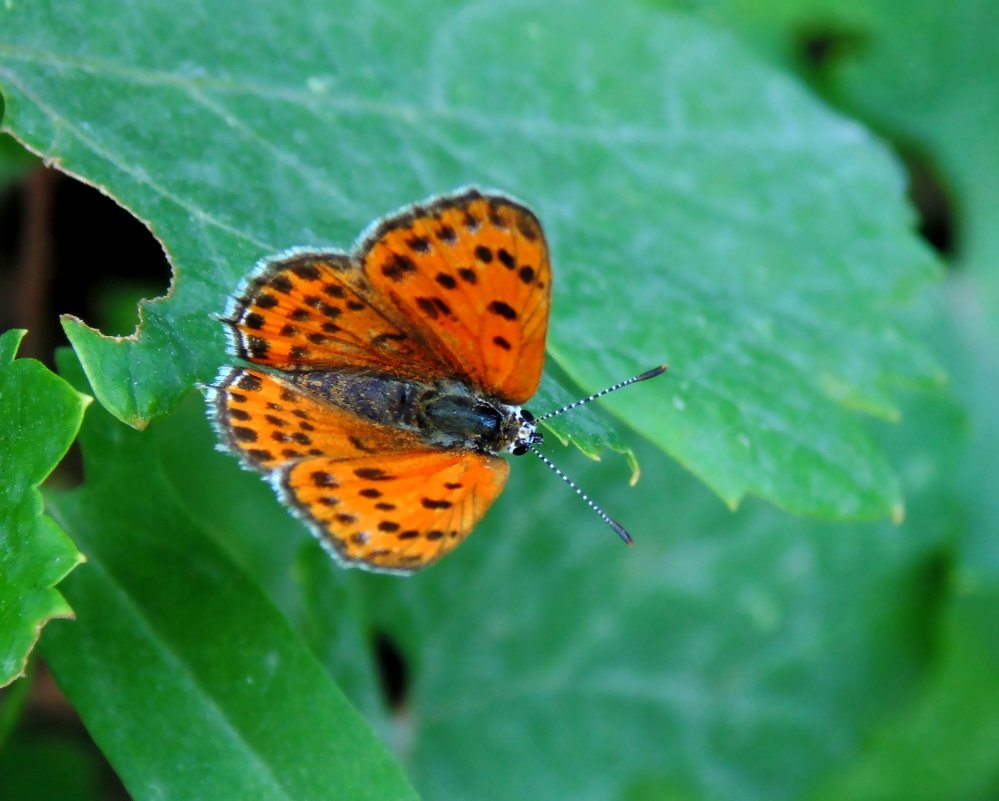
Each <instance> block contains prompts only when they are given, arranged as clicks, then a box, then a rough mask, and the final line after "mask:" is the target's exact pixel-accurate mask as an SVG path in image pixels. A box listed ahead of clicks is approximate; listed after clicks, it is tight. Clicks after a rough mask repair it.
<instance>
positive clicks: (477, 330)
mask: <svg viewBox="0 0 999 801" xmlns="http://www.w3.org/2000/svg"><path fill="white" fill-rule="evenodd" d="M550 301H551V265H550V263H549V258H548V247H547V245H546V243H545V237H544V233H543V232H542V230H541V225H540V223H539V222H538V219H537V218H536V217H535V216H534V214H533V213H532V212H531V211H530V210H529V209H528V208H526V207H525V206H523V205H521V204H520V203H517V202H515V201H513V200H511V199H510V198H508V197H505V196H503V195H500V194H491V193H480V192H479V191H476V190H474V189H472V190H467V191H464V192H461V193H459V194H455V195H451V196H447V197H440V198H436V199H432V200H430V201H427V202H426V203H425V204H419V205H413V206H410V207H407V208H406V209H404V210H402V211H400V212H399V213H397V214H394V215H392V216H390V217H387V218H385V219H383V220H381V221H379V222H377V223H376V224H375V225H374V226H373V227H372V228H371V229H369V231H368V232H366V234H365V235H363V236H362V238H361V241H360V243H359V244H358V245H357V246H356V247H355V248H354V250H353V251H352V252H351V253H341V252H338V251H314V250H305V249H294V250H290V251H286V252H284V253H281V254H279V255H277V256H275V257H272V258H269V259H265V260H264V261H263V262H261V263H260V264H259V265H258V266H257V268H256V269H255V270H254V271H253V272H252V273H251V274H250V275H249V277H248V278H247V279H245V281H244V282H243V283H242V284H241V285H240V287H239V288H238V289H237V291H236V293H235V294H234V295H233V296H232V298H231V299H230V300H229V303H228V306H227V308H226V311H225V316H224V318H223V322H224V323H225V324H226V326H227V333H228V335H229V350H230V352H231V353H232V355H234V356H236V357H238V358H239V359H241V360H243V361H245V362H251V363H253V364H254V365H260V367H231V366H227V367H223V368H222V370H221V372H220V373H219V374H218V376H217V378H216V379H215V383H214V385H213V386H211V387H209V388H208V389H207V392H206V398H207V401H208V405H209V416H210V418H211V420H212V422H213V424H214V426H215V429H216V430H217V432H218V434H219V436H220V438H221V440H222V442H223V443H224V446H225V448H227V449H228V450H230V451H232V452H234V453H235V454H236V455H237V456H239V458H240V459H241V460H242V462H243V464H244V465H246V466H248V467H251V468H253V469H255V470H258V471H260V472H261V473H263V474H264V475H265V476H266V477H267V478H268V479H269V481H270V482H271V484H272V485H273V486H274V489H275V491H276V492H277V494H278V496H279V497H280V498H281V500H282V501H284V503H286V504H287V505H288V506H289V507H290V508H291V509H292V511H293V512H295V514H296V515H298V516H299V517H300V518H301V519H302V520H303V521H304V522H305V523H306V524H307V525H308V526H309V528H310V529H311V530H312V531H313V532H314V533H315V534H316V536H317V537H318V538H319V540H320V541H321V542H322V543H323V544H324V545H325V546H326V548H327V550H329V552H330V553H331V554H332V555H333V556H334V558H335V559H336V560H337V561H338V562H340V563H342V564H344V565H347V566H354V567H363V568H367V569H370V570H377V571H382V572H391V573H411V572H413V571H415V570H418V569H419V568H422V567H425V566H426V565H429V564H431V563H433V562H435V561H437V560H438V559H440V558H441V557H442V556H444V555H445V554H447V553H449V552H450V551H451V550H452V549H453V548H455V547H456V546H457V545H458V544H459V543H460V542H461V541H462V540H463V539H464V538H465V537H467V536H468V534H469V533H470V532H471V530H472V528H473V527H474V526H475V524H476V523H477V522H478V521H479V520H480V519H481V518H482V515H483V514H484V513H485V511H486V509H487V508H488V507H489V505H490V504H491V503H492V502H493V501H494V500H495V499H496V497H497V496H498V495H499V493H500V490H501V489H502V488H503V484H504V483H505V482H506V478H507V473H508V471H509V468H508V465H507V462H506V461H505V460H503V459H501V458H499V456H498V454H500V453H503V452H510V453H513V454H517V455H519V454H523V453H526V452H528V451H530V450H531V449H532V447H533V446H534V445H536V444H538V443H539V442H541V441H542V435H541V433H540V432H539V431H537V422H536V421H535V419H534V417H533V415H532V414H531V413H530V412H528V411H527V410H526V409H523V408H521V406H520V404H522V403H524V402H525V401H526V400H528V399H529V398H530V397H531V396H532V395H533V394H534V392H535V390H536V389H537V387H538V384H539V382H540V380H541V372H542V367H543V366H544V357H545V335H546V333H547V330H548V309H549V305H550ZM664 369H665V367H661V368H656V369H655V370H651V371H649V372H648V373H643V374H642V375H641V376H637V377H636V378H635V379H632V380H631V381H627V382H622V383H621V384H619V385H615V387H613V388H611V389H616V388H618V387H619V386H624V385H626V384H629V383H632V381H635V380H644V379H646V378H651V377H652V376H653V375H659V374H660V373H661V372H663V370H664ZM607 391H610V390H605V392H607ZM605 392H601V393H597V395H595V396H591V398H587V399H585V400H584V401H582V402H585V401H586V400H590V399H592V398H593V397H598V396H599V395H603V394H605ZM576 405H578V403H577V404H572V405H571V406H576ZM566 408H571V407H566ZM564 410H565V409H560V410H558V411H557V412H554V413H552V414H558V413H561V412H562V411H564ZM547 416H551V415H547ZM535 452H536V451H535ZM538 455H539V456H540V454H538ZM541 458H542V459H543V460H544V461H545V462H546V463H547V464H548V465H549V466H551V467H553V468H554V465H552V464H551V462H549V461H548V460H547V459H546V458H545V457H544V456H542V457H541ZM556 472H558V473H559V475H560V476H561V477H562V478H563V479H564V480H566V481H568V482H569V483H570V485H572V486H573V487H574V488H575V489H576V491H577V492H579V489H578V488H576V487H575V485H574V484H572V482H571V481H569V479H568V478H566V477H565V476H564V475H563V474H562V473H561V472H560V471H557V469H556ZM580 494H581V495H582V493H581V492H580ZM583 497H584V499H585V500H587V502H588V503H590V506H591V507H593V508H595V509H597V508H596V507H595V506H594V504H593V503H592V502H590V501H589V499H586V498H585V496H583ZM597 511H598V513H599V514H601V516H602V517H603V518H604V519H605V520H606V521H607V522H608V523H610V524H611V525H612V526H614V527H615V530H617V531H618V533H619V534H620V535H621V536H622V538H624V539H625V540H626V541H629V539H630V538H629V537H628V535H627V532H625V531H624V529H623V528H621V527H620V526H619V525H618V524H617V523H615V522H614V521H612V520H611V519H610V518H608V517H607V516H606V515H604V514H603V513H602V512H601V511H600V510H599V509H597Z"/></svg>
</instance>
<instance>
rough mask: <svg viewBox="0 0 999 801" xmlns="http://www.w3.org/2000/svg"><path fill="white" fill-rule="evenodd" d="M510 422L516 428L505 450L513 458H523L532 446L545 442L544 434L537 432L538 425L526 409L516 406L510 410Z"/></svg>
mask: <svg viewBox="0 0 999 801" xmlns="http://www.w3.org/2000/svg"><path fill="white" fill-rule="evenodd" d="M509 414H510V421H511V423H512V424H513V425H515V426H516V428H515V431H514V434H513V439H512V441H511V442H510V445H509V446H508V448H507V450H508V451H510V453H512V454H513V455H514V456H523V455H524V454H525V453H527V452H528V451H529V450H530V449H531V448H532V447H533V446H534V445H540V444H541V443H542V442H544V441H545V437H544V434H542V433H541V432H540V431H538V424H537V422H535V420H534V415H533V414H531V413H530V412H529V411H527V409H521V408H520V407H518V406H514V407H511V408H510V412H509Z"/></svg>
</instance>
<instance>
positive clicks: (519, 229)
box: [359, 190, 551, 404]
mask: <svg viewBox="0 0 999 801" xmlns="http://www.w3.org/2000/svg"><path fill="white" fill-rule="evenodd" d="M359 259H360V260H361V263H362V265H363V271H364V276H365V278H366V280H367V281H368V283H370V285H371V286H372V288H373V289H374V290H375V291H376V292H377V293H378V294H379V296H381V297H385V298H388V299H390V300H391V302H392V304H393V305H394V306H395V307H396V308H397V309H398V311H399V314H400V316H401V317H403V318H405V320H406V321H407V325H408V326H409V327H410V329H412V330H413V331H414V333H415V335H416V336H417V337H418V338H419V339H420V340H422V341H424V342H426V343H428V345H429V347H430V348H431V349H432V350H433V351H434V353H435V354H436V355H437V356H438V358H441V359H443V360H445V361H446V363H447V364H448V365H449V368H450V370H451V372H452V374H453V375H454V376H458V377H462V378H465V379H466V380H467V381H468V383H469V384H470V385H471V386H473V387H476V388H478V389H480V390H483V391H485V392H486V393H488V394H491V395H493V396H495V397H499V398H501V399H502V400H504V401H506V402H507V403H514V404H520V403H523V402H524V401H526V400H527V399H528V398H530V397H531V396H532V395H533V394H534V392H535V390H536V389H537V386H538V383H539V382H540V380H541V372H542V368H543V366H544V354H545V336H546V334H547V331H548V310H549V305H550V299H551V267H550V263H549V256H548V247H547V244H546V243H545V238H544V234H543V232H542V230H541V225H540V223H539V222H538V220H537V218H536V217H535V216H534V214H533V213H532V212H531V211H530V210H529V209H527V208H526V207H524V206H522V205H520V204H519V203H516V202H515V201H513V200H510V199H509V198H506V197H504V196H502V195H495V194H493V195H490V194H481V193H479V192H478V191H476V190H469V191H467V192H465V193H462V194H459V195H452V196H448V197H443V198H439V199H438V200H436V201H433V202H431V203H429V204H427V205H426V206H416V207H413V208H411V209H409V210H407V211H405V212H403V213H401V214H399V215H396V216H394V217H389V218H387V219H385V220H384V221H382V222H381V223H380V224H379V225H378V226H377V227H376V228H375V230H374V231H373V233H372V234H371V235H370V236H369V237H368V238H367V239H366V240H365V243H364V244H363V245H362V247H361V253H360V254H359Z"/></svg>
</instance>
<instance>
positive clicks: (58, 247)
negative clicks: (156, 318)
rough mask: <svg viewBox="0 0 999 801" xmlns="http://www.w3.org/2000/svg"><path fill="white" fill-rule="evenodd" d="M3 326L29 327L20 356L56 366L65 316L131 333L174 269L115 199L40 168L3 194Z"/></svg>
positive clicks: (0, 203) (0, 317) (0, 204)
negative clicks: (142, 305)
mask: <svg viewBox="0 0 999 801" xmlns="http://www.w3.org/2000/svg"><path fill="white" fill-rule="evenodd" d="M0 243H2V245H0V263H2V264H4V265H6V267H7V268H8V269H5V270H4V273H5V275H4V279H3V287H2V288H3V292H2V294H0V296H2V301H0V325H2V328H3V329H7V328H11V327H18V328H27V329H28V334H27V336H26V337H25V339H24V343H23V345H22V347H21V349H20V351H19V354H18V355H19V356H31V357H34V358H37V359H40V360H41V361H43V362H45V363H46V364H48V365H49V366H50V367H51V366H53V359H52V354H53V351H54V350H55V348H57V347H60V346H63V345H68V344H69V343H68V341H67V340H66V338H65V335H64V334H63V332H62V326H61V325H60V324H59V315H60V314H66V313H69V314H75V315H77V316H78V317H80V318H81V319H83V320H84V321H85V322H87V323H89V324H91V325H95V326H97V327H99V328H101V329H102V330H103V331H104V332H105V333H111V334H129V333H131V332H132V329H133V328H134V326H135V323H136V322H137V321H138V314H137V312H136V309H135V303H136V302H137V301H138V299H139V298H143V297H145V298H155V297H159V296H160V295H163V294H165V293H166V291H167V288H168V287H169V284H170V266H169V264H168V263H167V260H166V257H165V256H164V254H163V250H162V248H161V247H160V245H159V243H158V242H157V241H156V239H155V238H154V237H153V235H152V234H151V233H150V232H149V230H148V229H147V228H146V227H145V226H144V225H143V224H142V223H141V222H139V220H137V219H136V218H135V217H133V216H132V215H131V214H130V213H129V212H128V211H126V210H125V209H123V208H122V207H121V206H119V205H118V204H117V203H116V202H115V201H114V200H112V199H111V198H109V197H107V196H106V195H104V194H102V193H101V192H100V191H98V190H97V189H94V188H93V187H91V186H88V185H87V184H84V183H82V182H80V181H76V180H73V179H72V178H70V177H68V176H66V175H63V174H62V173H60V172H58V171H57V170H53V169H48V168H44V167H36V168H34V169H32V170H30V171H29V172H28V173H27V175H25V176H24V178H23V180H21V181H19V182H18V183H16V184H13V185H10V186H8V187H6V188H4V191H3V193H2V194H0Z"/></svg>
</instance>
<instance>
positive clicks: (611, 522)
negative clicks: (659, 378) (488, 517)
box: [531, 376, 651, 545]
mask: <svg viewBox="0 0 999 801" xmlns="http://www.w3.org/2000/svg"><path fill="white" fill-rule="evenodd" d="M650 377H651V376H650ZM625 383H630V382H625ZM531 453H533V454H534V455H535V456H537V457H538V458H539V459H540V460H541V461H542V462H544V463H545V464H546V465H548V466H549V467H550V468H551V469H552V472H554V473H555V475H557V476H558V477H559V478H560V479H562V480H563V481H564V482H565V483H566V484H568V485H569V486H570V487H572V488H573V490H575V492H576V494H577V495H578V496H579V497H580V498H582V499H583V500H584V501H585V502H586V505H587V506H589V507H590V509H592V510H593V511H594V512H596V513H597V515H599V517H600V519H601V520H603V521H604V522H605V523H606V524H607V525H608V526H610V527H611V528H612V529H614V531H615V532H616V533H617V535H618V536H619V537H620V538H621V539H622V540H623V541H624V543H625V545H634V541H633V540H632V539H631V535H630V534H629V533H628V529H626V528H625V527H624V526H622V525H621V524H620V523H618V522H617V521H616V520H615V519H614V518H612V517H611V516H610V515H609V514H607V512H605V511H604V510H603V509H601V508H600V507H599V506H597V505H596V503H594V502H593V501H592V500H591V499H590V496H589V495H587V494H586V493H585V492H583V491H582V490H581V489H580V488H579V485H578V484H577V483H576V482H575V481H573V480H572V479H571V478H569V476H567V475H566V474H565V473H563V472H562V471H561V470H559V469H558V467H556V466H555V463H554V462H553V461H552V460H551V459H549V458H548V457H547V456H545V455H544V454H543V453H541V452H540V451H538V450H535V449H534V448H531Z"/></svg>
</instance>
